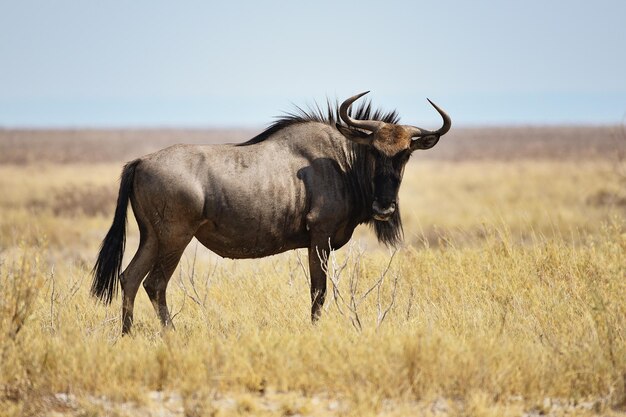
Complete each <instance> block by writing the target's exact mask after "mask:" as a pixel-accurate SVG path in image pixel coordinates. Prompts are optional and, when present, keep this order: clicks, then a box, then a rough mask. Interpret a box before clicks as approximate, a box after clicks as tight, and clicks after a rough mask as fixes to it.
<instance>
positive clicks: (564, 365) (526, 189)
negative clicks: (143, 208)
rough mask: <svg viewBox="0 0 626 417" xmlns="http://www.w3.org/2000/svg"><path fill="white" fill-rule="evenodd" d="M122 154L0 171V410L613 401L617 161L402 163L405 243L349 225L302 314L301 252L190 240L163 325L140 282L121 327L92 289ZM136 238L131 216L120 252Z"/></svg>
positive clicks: (472, 411) (455, 409)
mask: <svg viewBox="0 0 626 417" xmlns="http://www.w3.org/2000/svg"><path fill="white" fill-rule="evenodd" d="M120 167H121V164H118V163H105V164H91V165H90V164H63V165H56V164H47V165H46V164H44V165H33V164H27V165H5V166H2V167H0V195H2V198H1V199H0V415H47V414H50V413H53V412H56V413H58V414H60V415H150V413H153V414H154V413H157V411H155V410H157V409H156V408H155V407H157V405H155V404H156V403H158V404H159V406H163V407H165V406H164V404H165V405H167V404H173V405H172V407H171V408H170V409H167V410H166V411H163V412H164V413H165V414H161V415H190V416H193V415H197V416H203V415H217V414H219V415H297V414H300V415H476V416H483V415H494V416H496V415H497V416H501V415H522V414H524V413H529V414H527V415H532V413H535V415H538V414H541V413H544V414H545V413H548V414H549V413H553V414H554V415H559V414H563V413H571V414H574V415H577V414H580V415H591V414H603V415H623V413H624V404H625V401H626V391H625V383H626V301H624V300H625V295H626V256H625V254H626V234H625V233H624V218H625V209H626V184H625V183H624V178H623V176H621V175H620V173H619V172H618V171H617V170H616V169H615V165H614V164H613V163H612V162H611V161H609V160H606V159H598V158H596V159H594V160H590V161H586V162H581V161H556V160H540V161H539V160H516V161H512V162H511V161H509V162H503V161H500V162H499V161H473V162H472V161H466V162H463V161H460V162H450V161H448V162H446V161H417V162H415V161H412V162H410V163H409V166H408V167H407V172H406V174H405V180H404V182H403V185H402V190H401V196H400V201H401V203H400V204H401V209H402V212H403V218H404V223H405V235H406V238H405V246H403V247H402V248H400V249H399V250H398V251H397V252H390V251H389V250H387V249H385V248H382V247H380V246H378V245H377V244H376V242H375V241H374V238H373V237H372V235H371V233H370V232H369V231H368V230H367V229H366V228H362V229H359V230H358V231H357V233H356V236H355V238H354V239H353V240H354V243H353V244H351V245H349V246H348V247H346V248H344V249H342V250H340V251H338V252H337V253H336V254H335V255H334V257H333V258H332V259H331V262H330V265H331V267H330V268H329V269H330V270H329V274H330V276H331V279H330V281H329V297H328V299H327V302H326V305H325V308H324V314H323V318H322V319H321V321H320V322H319V324H318V325H315V326H313V325H311V324H310V322H309V319H308V317H309V315H308V311H309V308H310V304H309V303H310V300H309V290H308V277H307V271H306V268H304V267H303V265H306V255H305V253H302V252H290V253H286V254H282V255H278V256H275V257H270V258H266V259H261V260H247V261H231V260H224V259H221V258H218V257H216V256H214V255H212V254H211V253H210V252H208V251H207V250H205V249H204V248H202V247H201V246H200V245H199V244H198V243H197V242H195V241H194V242H192V244H191V245H190V247H189V249H188V251H187V253H186V255H185V256H184V258H183V260H182V262H181V264H180V266H179V268H178V270H177V272H176V273H175V275H174V277H173V278H172V281H171V282H170V286H169V288H170V290H169V294H168V296H169V304H170V306H171V309H172V312H173V314H174V315H175V317H174V324H175V325H176V330H175V331H173V332H163V331H162V330H161V328H160V327H159V324H158V320H157V319H156V316H155V314H154V311H153V310H152V307H151V305H150V303H149V302H148V300H147V297H146V296H145V294H143V293H140V295H139V296H138V300H137V307H136V311H135V320H136V321H135V331H134V334H133V335H132V336H131V337H124V338H122V337H121V336H120V327H121V325H120V320H119V299H118V300H115V301H114V303H113V305H112V306H111V307H105V306H103V305H101V304H99V303H97V302H95V301H94V300H93V299H92V298H91V297H90V296H89V294H88V289H89V284H90V276H89V270H90V268H91V266H92V264H93V260H94V259H95V256H96V252H97V247H98V245H99V243H100V240H101V239H102V237H103V236H104V233H105V232H106V229H107V228H108V226H109V224H110V221H111V219H110V215H111V212H112V209H113V203H114V200H115V194H116V184H117V177H118V176H119V170H120ZM136 241H137V232H136V227H135V225H134V221H133V220H132V218H131V220H130V222H129V243H128V252H127V254H126V258H125V260H126V262H128V260H129V259H130V257H131V256H132V252H133V251H134V249H135V248H136ZM155 398H156V400H155ZM166 408H167V407H166ZM168 413H169V414H168ZM220 413H221V414H220Z"/></svg>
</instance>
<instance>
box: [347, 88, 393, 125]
mask: <svg viewBox="0 0 626 417" xmlns="http://www.w3.org/2000/svg"><path fill="white" fill-rule="evenodd" d="M367 93H369V91H366V92H364V93H361V94H357V95H355V96H352V97H350V98H349V99H347V100H346V101H344V102H343V103H341V106H340V107H339V117H341V120H343V121H344V123H345V124H347V125H348V126H351V127H356V128H359V129H365V130H367V131H370V132H373V131H375V130H376V129H378V128H379V127H381V126H382V125H384V124H385V123H384V122H380V121H377V120H356V119H353V118H352V117H350V116H349V115H348V109H349V108H350V106H351V105H352V103H354V102H355V101H357V100H358V99H360V98H361V97H363V96H364V95H365V94H367Z"/></svg>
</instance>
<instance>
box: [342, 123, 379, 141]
mask: <svg viewBox="0 0 626 417" xmlns="http://www.w3.org/2000/svg"><path fill="white" fill-rule="evenodd" d="M335 126H337V130H338V131H339V132H340V133H341V134H342V135H344V136H345V137H346V139H350V140H351V141H352V142H356V143H358V144H360V145H370V144H371V143H372V134H371V133H365V132H363V131H361V130H358V129H352V128H350V127H347V126H344V125H342V124H339V123H335Z"/></svg>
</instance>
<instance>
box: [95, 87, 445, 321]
mask: <svg viewBox="0 0 626 417" xmlns="http://www.w3.org/2000/svg"><path fill="white" fill-rule="evenodd" d="M365 94H367V92H366V93H362V94H357V95H355V96H353V97H350V98H349V99H347V100H346V101H344V102H343V103H342V104H341V106H339V109H337V106H332V105H330V104H329V105H328V112H327V114H324V113H323V112H322V111H321V110H320V109H319V107H318V109H317V110H316V111H315V110H313V111H304V110H301V109H299V112H297V113H293V114H289V115H287V116H284V117H282V118H280V119H278V120H277V121H276V122H275V123H274V124H272V125H271V126H270V127H269V128H267V129H266V130H265V131H264V132H262V133H261V134H259V135H258V136H256V137H254V138H252V139H250V140H249V141H247V142H245V143H241V144H237V145H206V146H197V145H175V146H172V147H169V148H166V149H163V150H160V151H158V152H155V153H153V154H150V155H146V156H144V157H141V158H139V159H136V160H134V161H132V162H129V163H128V164H126V165H125V167H124V169H123V171H122V176H121V184H120V189H119V195H118V199H117V206H116V209H115V215H114V218H113V224H112V225H111V228H110V230H109V232H108V233H107V235H106V237H105V238H104V240H103V242H102V246H101V249H100V253H99V255H98V259H97V261H96V263H95V266H94V269H93V275H94V280H93V284H92V287H91V292H92V294H93V295H95V296H97V297H99V298H101V299H102V300H103V301H104V302H106V303H110V302H111V299H112V297H113V296H114V295H115V293H116V291H117V281H118V280H119V281H120V283H121V287H122V294H123V301H122V332H123V333H127V332H129V331H130V329H131V326H132V322H133V305H134V301H135V296H136V294H137V290H138V289H139V285H140V284H141V282H142V281H143V285H144V288H145V290H146V292H147V293H148V297H150V301H151V302H152V305H153V306H154V309H155V310H156V312H157V314H158V316H159V318H160V320H161V323H162V324H163V326H171V325H172V322H171V317H170V314H169V311H168V308H167V304H166V297H165V293H166V289H167V284H168V281H169V279H170V277H171V276H172V274H173V272H174V270H175V268H176V265H177V264H178V262H179V260H180V258H181V256H182V254H183V251H184V250H185V247H186V246H187V244H188V243H189V242H190V241H191V239H192V238H193V237H194V236H195V237H196V238H197V239H198V240H199V241H200V242H201V243H202V244H203V245H204V246H206V247H207V248H209V249H211V250H212V251H213V252H215V253H217V254H218V255H221V256H223V257H228V258H238V259H241V258H259V257H263V256H269V255H274V254H277V253H280V252H284V251H287V250H290V249H296V248H308V254H309V257H308V258H309V261H308V262H309V269H310V276H311V302H312V307H311V318H312V320H313V321H315V320H316V319H317V318H318V317H319V314H320V311H321V307H322V305H323V303H324V298H325V295H326V273H325V269H326V265H324V262H325V261H324V259H325V258H326V256H327V254H328V251H329V250H330V249H331V248H332V249H336V248H340V247H341V246H343V245H344V244H346V243H347V242H348V240H349V239H350V237H351V236H352V232H353V231H354V229H355V227H356V226H357V225H359V224H362V223H369V224H372V225H373V228H374V231H375V233H376V235H377V237H378V239H379V241H381V242H383V243H385V244H387V245H395V244H397V243H398V242H399V240H400V239H401V238H402V224H401V221H400V210H399V207H398V189H399V187H400V182H401V181H402V175H403V173H404V167H405V165H406V163H407V161H408V160H409V157H410V156H411V153H412V152H413V151H415V150H416V149H429V148H432V147H433V146H434V145H435V144H436V143H437V141H438V140H439V137H440V136H441V135H443V134H445V133H446V132H448V130H450V126H451V120H450V117H449V116H448V115H447V114H446V112H444V111H443V110H442V109H440V108H439V107H437V105H435V104H434V103H432V102H430V100H429V102H430V103H431V104H432V105H433V106H434V108H435V109H436V110H437V111H438V112H439V114H440V115H441V117H442V118H443V126H442V127H441V128H440V129H439V130H437V131H429V130H425V129H421V128H418V127H414V126H408V125H400V124H398V121H399V119H398V116H397V114H396V112H395V111H392V112H388V113H383V112H381V111H373V110H372V109H371V105H370V104H369V103H365V104H362V105H361V106H360V107H359V108H358V109H356V111H355V112H352V111H351V105H352V103H353V102H354V101H356V100H357V99H358V98H360V97H362V96H363V95H365ZM129 201H130V203H131V206H132V208H133V212H134V213H135V218H136V219H137V223H138V225H139V231H140V241H139V248H138V249H137V252H136V253H135V256H134V257H133V259H132V260H131V262H130V264H129V265H128V267H127V268H126V269H125V270H124V272H123V273H122V274H120V271H121V266H122V256H123V254H124V247H125V233H126V211H127V206H128V202H129ZM144 278H145V281H144Z"/></svg>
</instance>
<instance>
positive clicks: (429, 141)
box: [411, 135, 439, 151]
mask: <svg viewBox="0 0 626 417" xmlns="http://www.w3.org/2000/svg"><path fill="white" fill-rule="evenodd" d="M437 142H439V136H435V135H430V136H424V137H422V138H417V139H413V140H412V141H411V150H412V151H414V150H416V149H430V148H432V147H433V146H435V145H436V144H437Z"/></svg>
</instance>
